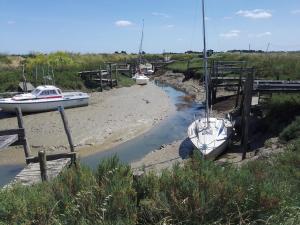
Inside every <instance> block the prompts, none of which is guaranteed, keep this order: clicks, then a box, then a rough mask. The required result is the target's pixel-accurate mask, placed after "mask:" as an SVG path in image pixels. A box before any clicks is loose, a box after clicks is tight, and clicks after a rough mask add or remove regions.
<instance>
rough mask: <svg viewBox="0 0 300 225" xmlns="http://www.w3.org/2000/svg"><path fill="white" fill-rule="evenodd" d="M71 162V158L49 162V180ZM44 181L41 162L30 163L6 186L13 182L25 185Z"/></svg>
mask: <svg viewBox="0 0 300 225" xmlns="http://www.w3.org/2000/svg"><path fill="white" fill-rule="evenodd" d="M70 164H71V159H57V160H53V161H49V162H47V171H48V180H51V179H53V178H55V177H57V176H58V175H59V173H60V172H61V171H62V170H63V169H64V168H66V167H67V166H69V165H70ZM39 182H42V178H41V170H40V164H39V163H29V164H28V165H27V166H26V167H25V168H24V169H23V170H22V171H21V172H20V173H19V174H18V175H17V176H16V177H15V179H14V180H13V181H12V182H11V183H9V184H8V185H6V186H4V188H8V187H10V186H12V185H13V184H16V183H20V184H22V185H25V186H29V185H33V184H37V183H39Z"/></svg>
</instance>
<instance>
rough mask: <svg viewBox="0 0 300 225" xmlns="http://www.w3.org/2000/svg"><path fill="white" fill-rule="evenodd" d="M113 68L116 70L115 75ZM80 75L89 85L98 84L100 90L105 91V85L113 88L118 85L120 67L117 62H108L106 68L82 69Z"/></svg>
mask: <svg viewBox="0 0 300 225" xmlns="http://www.w3.org/2000/svg"><path fill="white" fill-rule="evenodd" d="M113 67H114V68H113ZM113 69H114V71H115V73H114V75H113ZM78 75H79V76H80V77H81V79H83V80H84V81H85V83H86V85H87V86H91V85H92V86H95V85H96V87H99V88H100V91H103V88H104V87H110V88H113V87H115V86H117V85H118V69H117V64H115V63H107V64H106V69H100V70H90V71H81V72H78Z"/></svg>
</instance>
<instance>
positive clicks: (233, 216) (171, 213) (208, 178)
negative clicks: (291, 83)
mask: <svg viewBox="0 0 300 225" xmlns="http://www.w3.org/2000/svg"><path fill="white" fill-rule="evenodd" d="M299 142H300V141H299ZM294 146H296V145H294ZM298 146H300V145H298ZM299 152H300V148H299V147H297V148H288V149H287V150H286V152H285V153H282V154H280V155H276V156H273V157H272V158H271V159H268V160H260V161H255V162H250V163H249V164H247V165H244V166H242V167H241V168H239V169H238V168H234V167H231V166H227V167H221V166H218V165H215V164H214V163H213V162H211V161H203V160H202V159H201V157H199V156H197V155H195V156H194V157H193V158H192V159H191V160H190V161H189V162H188V163H186V164H185V166H183V167H182V166H178V165H175V166H174V167H173V169H172V170H170V171H168V170H165V171H163V172H162V174H161V175H159V176H158V175H155V174H147V175H144V176H142V177H141V178H140V179H139V180H134V179H133V178H132V171H131V169H130V167H129V166H128V165H126V164H123V163H121V162H120V161H119V160H118V159H117V158H116V157H113V158H110V159H107V160H104V161H103V162H102V163H101V164H100V165H99V167H98V169H97V170H96V171H95V172H92V171H91V170H90V169H88V168H85V167H80V168H78V169H76V168H72V169H69V170H66V171H65V172H64V173H63V174H62V175H61V176H60V177H58V178H56V179H55V180H54V181H52V182H49V183H43V184H38V185H35V186H33V187H30V188H28V187H20V186H15V187H14V188H12V189H8V190H1V191H0V224H240V223H241V224H287V225H288V224H295V225H296V224H299V223H300V213H299V212H300V193H299V187H300V167H299V165H300V154H299ZM137 200H139V201H137ZM137 203H138V205H137Z"/></svg>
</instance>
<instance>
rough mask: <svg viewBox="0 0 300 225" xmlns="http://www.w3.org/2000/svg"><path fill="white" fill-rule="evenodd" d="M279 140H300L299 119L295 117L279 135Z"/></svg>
mask: <svg viewBox="0 0 300 225" xmlns="http://www.w3.org/2000/svg"><path fill="white" fill-rule="evenodd" d="M279 138H280V139H281V140H283V141H290V140H293V139H296V138H300V117H296V119H295V120H294V121H293V122H292V123H291V124H290V125H289V126H287V127H286V128H285V129H284V130H283V131H282V132H281V133H280V136H279Z"/></svg>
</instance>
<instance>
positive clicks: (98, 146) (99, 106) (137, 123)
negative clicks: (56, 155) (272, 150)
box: [0, 83, 175, 164]
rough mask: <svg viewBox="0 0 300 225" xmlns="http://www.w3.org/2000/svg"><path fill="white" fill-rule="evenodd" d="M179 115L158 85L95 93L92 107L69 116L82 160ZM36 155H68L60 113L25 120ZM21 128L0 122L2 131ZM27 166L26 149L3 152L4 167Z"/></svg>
mask: <svg viewBox="0 0 300 225" xmlns="http://www.w3.org/2000/svg"><path fill="white" fill-rule="evenodd" d="M173 112H175V106H174V105H173V103H172V102H171V100H170V99H169V97H168V96H167V95H166V93H165V92H164V91H163V90H162V89H161V88H159V87H157V86H155V85H154V84H152V83H151V84H149V85H146V86H138V85H134V86H132V87H129V88H120V89H113V90H111V91H107V92H102V93H92V94H91V98H90V105H89V106H88V107H81V108H74V109H67V110H66V115H67V118H68V121H69V125H70V129H71V132H72V137H73V140H74V144H75V146H76V150H79V152H80V156H81V157H83V156H84V155H88V154H93V153H95V152H98V151H103V150H105V149H108V148H110V147H113V146H115V145H118V144H120V143H123V142H125V141H127V140H129V139H132V138H134V137H136V136H138V135H140V134H142V133H144V132H146V131H148V130H149V129H151V128H152V127H153V126H155V125H156V124H157V123H159V122H160V121H161V120H163V119H164V118H166V117H168V115H170V114H172V113H173ZM24 124H25V128H26V131H27V135H28V140H29V143H30V146H31V148H32V151H33V152H34V153H36V152H37V151H38V150H46V151H50V152H53V151H68V143H67V137H66V135H65V133H64V128H63V124H62V121H61V119H60V115H59V113H58V112H46V113H38V114H31V115H25V116H24ZM14 127H17V120H16V118H15V117H11V118H3V119H1V120H0V129H1V130H2V129H11V128H14ZM20 162H24V153H23V150H22V148H19V147H18V148H16V147H10V148H9V149H7V150H4V151H1V152H0V164H12V163H20Z"/></svg>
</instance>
